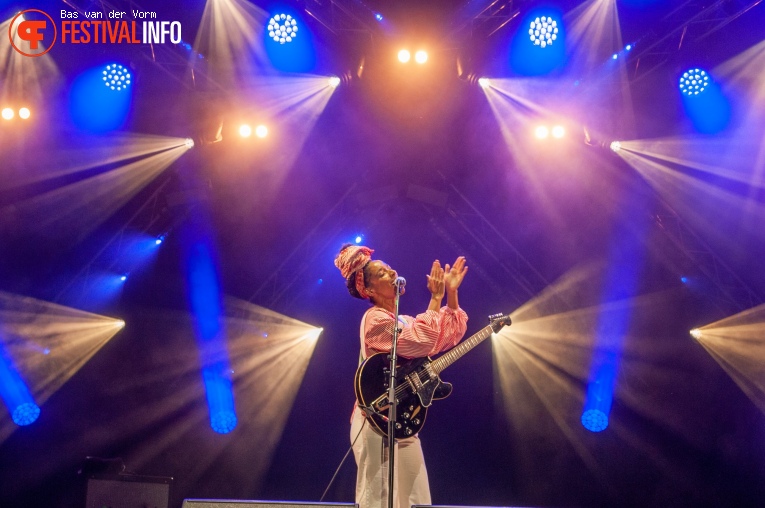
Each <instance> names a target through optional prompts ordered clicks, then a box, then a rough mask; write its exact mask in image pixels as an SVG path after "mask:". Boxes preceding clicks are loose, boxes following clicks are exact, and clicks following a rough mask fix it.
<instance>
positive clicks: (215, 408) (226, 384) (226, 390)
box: [202, 365, 237, 434]
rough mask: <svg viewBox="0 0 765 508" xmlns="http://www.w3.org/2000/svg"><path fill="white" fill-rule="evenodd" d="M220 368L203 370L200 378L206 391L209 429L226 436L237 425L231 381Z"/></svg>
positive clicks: (217, 366) (218, 366)
mask: <svg viewBox="0 0 765 508" xmlns="http://www.w3.org/2000/svg"><path fill="white" fill-rule="evenodd" d="M220 367H221V366H220V365H216V366H215V367H210V368H207V369H204V371H203V372H202V377H203V378H204V381H205V390H206V391H207V407H208V408H209V409H210V427H211V428H212V430H214V431H215V432H217V433H218V434H228V433H229V432H231V431H232V430H234V429H235V428H236V424H237V418H236V412H235V411H234V392H233V390H232V387H231V380H230V379H229V378H228V376H226V375H224V374H223V370H222V369H221V368H220Z"/></svg>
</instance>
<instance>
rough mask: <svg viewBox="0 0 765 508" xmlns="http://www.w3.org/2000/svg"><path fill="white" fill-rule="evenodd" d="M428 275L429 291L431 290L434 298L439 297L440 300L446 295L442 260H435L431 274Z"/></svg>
mask: <svg viewBox="0 0 765 508" xmlns="http://www.w3.org/2000/svg"><path fill="white" fill-rule="evenodd" d="M447 266H448V265H447ZM427 277H428V291H430V294H431V295H432V298H433V299H437V300H438V301H439V302H440V301H441V300H442V299H443V297H444V269H443V268H441V262H440V261H439V260H437V259H436V260H435V261H433V266H432V267H431V268H430V275H428V276H427Z"/></svg>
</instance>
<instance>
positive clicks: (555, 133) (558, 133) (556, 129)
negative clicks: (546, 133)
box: [552, 125, 566, 139]
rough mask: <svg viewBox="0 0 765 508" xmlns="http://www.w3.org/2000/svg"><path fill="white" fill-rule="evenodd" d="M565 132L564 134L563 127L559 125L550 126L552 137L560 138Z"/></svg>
mask: <svg viewBox="0 0 765 508" xmlns="http://www.w3.org/2000/svg"><path fill="white" fill-rule="evenodd" d="M565 134H566V129H564V128H563V127H562V126H560V125H556V126H555V127H553V128H552V135H553V137H554V138H557V139H560V138H562V137H563V136H565Z"/></svg>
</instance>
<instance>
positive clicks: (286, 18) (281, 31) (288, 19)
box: [267, 14, 298, 44]
mask: <svg viewBox="0 0 765 508" xmlns="http://www.w3.org/2000/svg"><path fill="white" fill-rule="evenodd" d="M267 30H268V36H269V37H271V38H272V39H273V40H274V41H275V42H278V43H279V44H284V43H285V42H292V39H294V38H295V37H297V32H298V26H297V21H295V18H293V17H292V16H290V15H289V14H277V15H276V16H274V17H273V18H271V19H270V20H269V22H268V28H267Z"/></svg>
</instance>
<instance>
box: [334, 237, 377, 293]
mask: <svg viewBox="0 0 765 508" xmlns="http://www.w3.org/2000/svg"><path fill="white" fill-rule="evenodd" d="M373 252H374V251H373V250H372V249H370V248H369V247H364V246H363V245H348V246H347V247H345V248H343V250H341V251H340V254H338V255H337V257H336V258H335V266H336V267H338V268H339V269H340V273H341V274H342V276H343V278H344V279H346V280H347V279H348V277H350V276H351V275H352V274H354V273H355V274H356V275H355V277H356V280H355V285H356V291H358V292H359V296H361V297H362V298H369V293H367V290H366V288H365V287H364V270H363V268H364V267H365V266H366V264H367V263H369V262H370V261H372V253H373Z"/></svg>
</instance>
